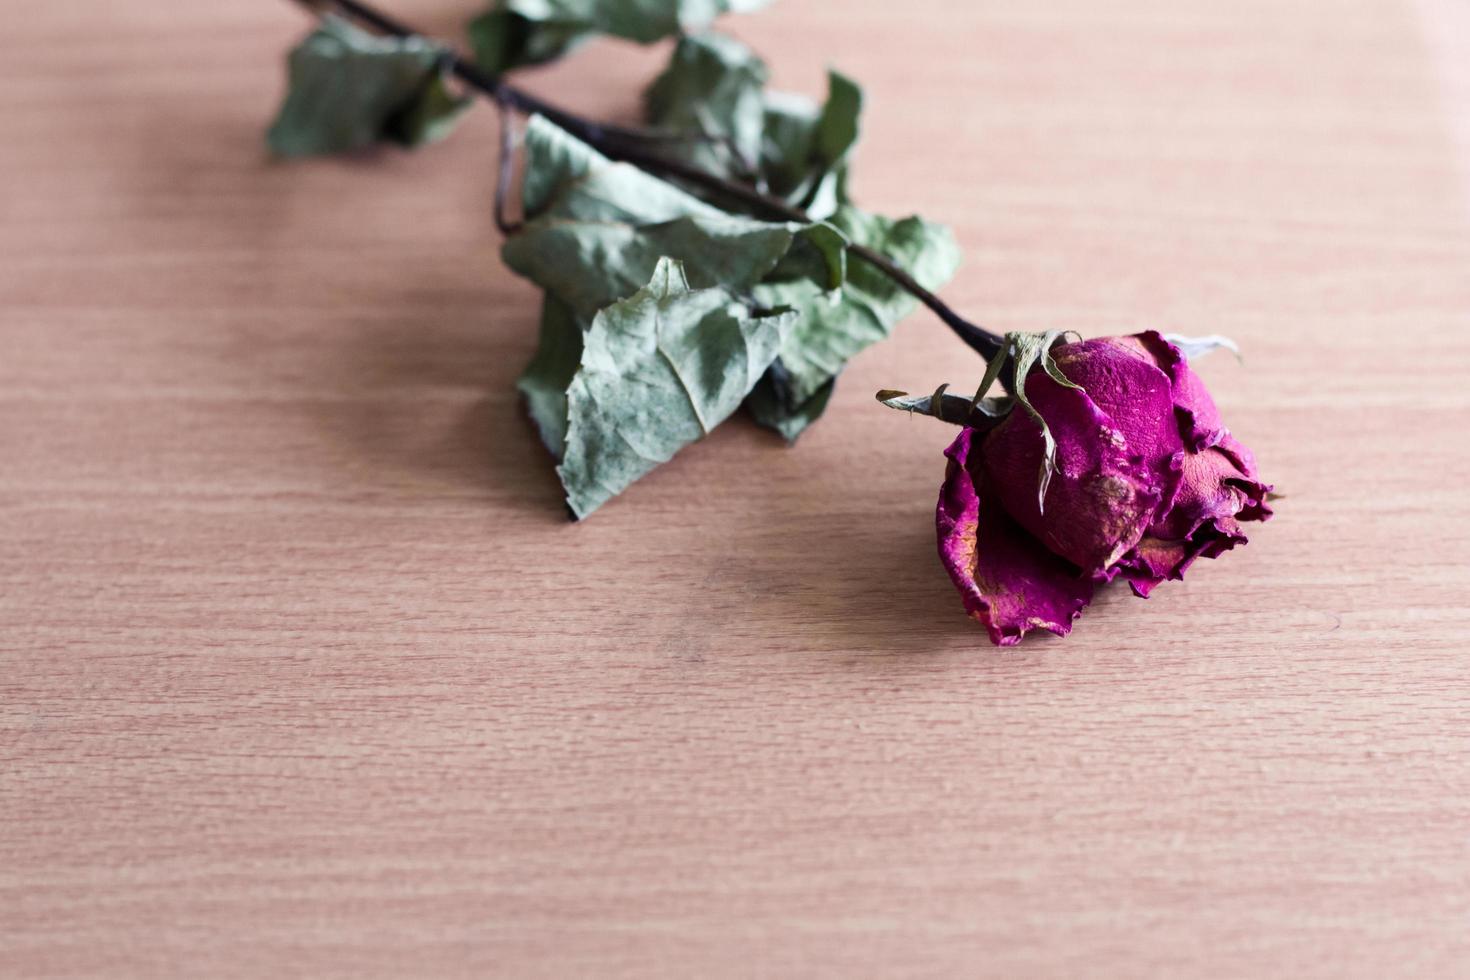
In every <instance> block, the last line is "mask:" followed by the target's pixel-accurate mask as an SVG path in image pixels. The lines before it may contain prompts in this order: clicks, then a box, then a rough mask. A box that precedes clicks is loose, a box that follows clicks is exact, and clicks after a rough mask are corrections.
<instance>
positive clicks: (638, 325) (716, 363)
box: [557, 259, 796, 518]
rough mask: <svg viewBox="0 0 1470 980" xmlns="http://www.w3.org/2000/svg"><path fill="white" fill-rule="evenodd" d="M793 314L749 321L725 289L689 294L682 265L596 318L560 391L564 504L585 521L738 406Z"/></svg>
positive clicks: (664, 269) (662, 266) (667, 263)
mask: <svg viewBox="0 0 1470 980" xmlns="http://www.w3.org/2000/svg"><path fill="white" fill-rule="evenodd" d="M795 319H796V318H795V315H794V314H791V313H783V314H778V315H775V316H765V317H751V316H750V315H749V313H748V311H747V309H746V308H745V307H744V306H742V305H741V304H740V303H738V302H735V301H734V300H733V299H732V298H731V296H730V294H729V293H727V292H726V291H725V290H723V289H692V288H691V287H690V285H689V282H688V280H687V279H686V278H685V276H684V270H683V267H682V265H681V264H680V263H678V262H676V261H673V260H670V259H664V260H662V261H660V262H659V263H658V266H657V267H656V268H655V270H654V273H653V276H652V278H651V280H650V281H649V283H648V286H647V287H646V288H644V289H642V290H640V291H639V292H637V293H635V294H634V295H633V296H631V297H629V298H628V299H626V300H622V301H620V302H618V303H614V304H613V305H612V306H610V307H609V308H608V309H606V310H604V311H602V312H601V313H599V314H598V315H597V317H596V319H595V320H593V322H592V326H591V328H590V329H589V330H588V331H587V333H586V335H585V337H584V338H583V341H584V346H583V351H582V360H581V366H580V367H579V369H578V371H577V373H576V376H575V377H574V379H573V380H572V383H571V385H570V387H569V388H568V390H567V431H566V451H565V454H564V455H563V457H562V463H561V465H560V466H559V467H558V468H557V474H558V475H559V476H560V477H561V481H562V485H563V487H565V488H566V492H567V504H568V506H570V507H571V509H572V512H573V513H574V514H575V515H576V516H577V517H579V518H582V517H586V516H587V515H588V514H590V513H592V512H593V511H594V510H596V509H597V508H598V507H600V506H601V505H602V504H604V503H606V502H607V501H608V500H610V499H611V498H612V497H614V496H616V495H617V494H619V493H621V492H622V491H623V490H625V489H627V487H628V486H629V485H631V484H632V483H633V482H634V481H635V480H637V479H638V478H639V477H641V476H643V475H644V474H646V473H648V472H649V471H650V470H652V469H653V468H654V467H656V466H658V465H659V464H660V463H664V462H667V461H668V460H669V459H671V458H672V457H673V456H674V454H675V453H677V452H678V451H679V450H680V449H682V448H684V447H685V446H687V445H689V444H690V443H692V442H694V441H696V440H698V439H701V438H703V437H704V436H706V435H708V434H709V432H710V431H711V430H712V429H713V428H714V427H715V426H716V425H718V424H719V423H721V422H723V421H724V420H725V419H726V418H728V417H729V416H730V415H731V413H733V412H734V411H735V410H736V409H737V408H739V407H740V403H741V402H742V401H743V400H744V399H745V396H746V395H747V394H749V393H750V390H751V389H752V388H753V387H755V384H756V382H757V381H759V380H760V378H761V375H762V374H764V373H765V370H766V368H767V367H769V366H770V364H771V362H772V361H773V360H775V357H776V352H777V351H778V350H779V349H780V346H781V341H782V339H783V338H784V336H785V334H786V333H787V331H789V329H790V328H791V325H792V323H793V322H794V321H795Z"/></svg>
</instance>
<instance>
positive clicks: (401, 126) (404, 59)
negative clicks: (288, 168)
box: [266, 17, 469, 157]
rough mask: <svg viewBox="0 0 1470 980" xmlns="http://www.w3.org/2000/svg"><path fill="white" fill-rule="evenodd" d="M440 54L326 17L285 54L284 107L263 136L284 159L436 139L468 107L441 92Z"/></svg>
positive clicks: (413, 40) (422, 43)
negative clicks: (287, 77) (286, 72)
mask: <svg viewBox="0 0 1470 980" xmlns="http://www.w3.org/2000/svg"><path fill="white" fill-rule="evenodd" d="M444 57H445V52H444V49H443V48H441V47H439V46H438V45H436V44H433V43H432V42H430V41H427V40H425V39H423V38H421V37H407V38H387V37H377V36H375V35H373V34H369V33H368V32H367V31H364V30H361V29H360V28H357V27H354V26H353V25H351V24H349V23H347V22H346V21H344V20H341V19H340V18H336V17H327V18H325V19H323V20H322V22H321V23H320V24H319V25H318V26H317V28H316V30H314V31H312V33H311V34H309V35H308V36H307V37H306V39H305V40H304V41H302V42H301V43H300V44H299V45H297V46H296V48H295V49H294V50H292V52H291V56H290V59H289V61H288V73H289V76H290V77H289V82H288V86H287V91H286V98H285V101H284V102H283V103H282V104H281V108H280V111H279V112H278V113H277V115H276V119H275V122H274V123H273V124H272V125H271V128H270V131H269V132H268V133H267V135H266V141H267V143H269V145H270V148H271V149H272V150H273V151H274V152H276V153H278V154H280V155H281V156H288V157H301V156H311V155H313V154H320V153H340V152H343V151H347V150H357V149H362V148H364V147H368V146H372V145H373V144H375V143H379V142H385V141H387V142H394V143H398V144H401V145H403V146H420V145H422V144H424V143H429V142H433V141H434V140H438V139H442V138H443V137H444V136H445V135H447V134H448V133H449V131H450V130H451V129H452V128H453V126H454V124H455V122H456V121H457V120H458V119H459V116H460V115H461V113H463V111H464V110H465V108H466V107H467V105H468V101H469V100H468V99H467V98H458V97H455V96H453V95H451V94H450V93H449V90H448V88H446V86H445V82H444V72H443V70H442V67H443V60H444Z"/></svg>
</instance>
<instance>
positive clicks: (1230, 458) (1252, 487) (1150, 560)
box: [1119, 435, 1270, 596]
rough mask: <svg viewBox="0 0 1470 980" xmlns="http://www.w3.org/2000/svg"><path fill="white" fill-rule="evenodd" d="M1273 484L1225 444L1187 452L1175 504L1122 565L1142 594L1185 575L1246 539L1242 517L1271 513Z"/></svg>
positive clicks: (1129, 578)
mask: <svg viewBox="0 0 1470 980" xmlns="http://www.w3.org/2000/svg"><path fill="white" fill-rule="evenodd" d="M1225 438H1226V439H1227V440H1229V441H1231V442H1233V441H1234V440H1230V439H1229V436H1228V435H1227V436H1226V437H1225ZM1241 449H1244V447H1241ZM1268 489H1269V488H1268V487H1266V486H1264V485H1263V484H1261V483H1259V482H1258V481H1256V480H1254V479H1252V478H1251V477H1249V476H1247V475H1246V473H1245V472H1244V471H1243V467H1242V463H1241V461H1240V458H1239V457H1238V456H1236V455H1234V454H1233V453H1231V452H1230V451H1229V450H1227V449H1226V448H1225V447H1223V446H1217V447H1215V448H1213V449H1206V450H1205V451H1204V452H1202V453H1193V454H1189V455H1187V456H1186V457H1185V459H1184V465H1183V472H1182V479H1181V480H1180V483H1179V492H1178V494H1177V495H1176V496H1175V498H1174V505H1173V506H1172V507H1171V508H1170V510H1169V512H1168V513H1167V514H1165V515H1163V516H1162V517H1161V518H1160V519H1159V520H1158V521H1156V522H1155V523H1154V524H1153V525H1152V526H1151V527H1150V528H1149V529H1148V533H1147V534H1145V535H1144V536H1143V538H1142V539H1141V540H1140V541H1139V542H1138V545H1137V546H1136V547H1135V548H1134V549H1133V550H1132V551H1130V552H1129V553H1128V554H1127V555H1125V556H1124V558H1123V560H1122V561H1121V562H1120V563H1119V567H1120V570H1121V571H1122V573H1123V575H1124V576H1126V577H1127V579H1128V581H1129V582H1130V583H1132V585H1133V590H1134V591H1135V592H1137V593H1138V594H1139V595H1142V596H1147V595H1148V593H1149V591H1150V590H1151V589H1152V588H1153V587H1154V586H1156V585H1158V584H1159V583H1160V582H1162V581H1164V580H1165V579H1181V578H1183V577H1184V572H1185V570H1186V569H1187V568H1189V566H1190V565H1191V564H1192V563H1193V562H1194V560H1195V559H1196V558H1201V557H1203V558H1217V557H1219V556H1220V555H1222V554H1224V553H1225V552H1227V551H1229V550H1230V549H1231V548H1233V547H1235V546H1236V545H1238V544H1245V543H1246V536H1245V533H1244V532H1243V531H1242V530H1241V527H1240V521H1241V520H1264V519H1265V516H1269V515H1270V510H1269V508H1267V506H1266V503H1265V494H1266V491H1267V490H1268ZM1257 514H1263V515H1265V516H1260V517H1257V516H1255V515H1257Z"/></svg>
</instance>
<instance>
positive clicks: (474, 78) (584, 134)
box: [296, 0, 1005, 361]
mask: <svg viewBox="0 0 1470 980" xmlns="http://www.w3.org/2000/svg"><path fill="white" fill-rule="evenodd" d="M296 2H298V3H300V4H301V5H303V6H305V7H308V8H310V9H312V10H313V11H317V12H319V11H320V10H322V9H323V8H335V9H337V10H339V11H341V12H342V13H345V14H347V15H348V16H350V17H352V18H353V19H355V20H358V21H361V22H362V23H364V24H367V25H368V26H370V27H373V28H375V29H376V30H378V31H381V32H382V33H384V34H389V35H392V36H393V37H411V36H417V35H418V34H419V32H417V31H415V30H413V29H412V28H410V27H408V26H407V25H405V24H403V23H401V22H399V21H397V20H394V19H393V18H391V17H388V16H387V15H385V14H383V13H381V12H379V11H377V10H375V9H373V8H372V7H370V6H368V5H367V4H364V3H359V2H357V0H296ZM447 65H448V68H449V70H450V71H451V72H452V73H453V74H454V76H455V77H456V78H458V79H459V80H460V81H461V82H463V83H464V84H465V85H467V86H468V87H470V88H471V89H474V90H475V91H477V92H479V93H481V94H482V95H485V96H488V97H489V98H491V99H493V100H494V101H495V102H497V103H499V104H500V105H501V106H504V107H509V108H512V109H515V110H517V111H519V112H522V113H525V114H527V115H541V116H545V117H546V119H547V120H549V121H550V122H552V123H555V124H556V125H557V126H559V127H561V128H562V129H564V130H566V131H567V132H569V133H571V134H572V135H573V136H576V137H577V138H578V139H580V140H581V141H582V142H584V143H586V144H588V145H589V146H591V147H593V148H595V149H597V150H598V151H599V152H601V153H602V154H604V155H605V156H607V157H609V158H611V159H614V160H621V161H622V162H624V163H630V164H632V165H634V166H635V167H638V168H639V169H640V170H645V171H648V172H649V173H652V174H655V175H657V176H661V177H674V178H677V179H679V180H681V181H685V182H687V183H690V184H694V185H695V186H697V187H703V188H704V189H706V190H709V191H713V192H715V193H717V194H721V195H725V196H728V197H732V198H735V199H736V200H739V201H741V202H742V203H744V204H747V205H749V206H750V207H752V208H755V209H756V210H758V211H760V212H763V213H764V214H766V215H767V216H769V217H773V218H781V219H784V220H786V221H799V222H802V223H810V222H811V220H812V219H811V218H810V217H809V216H808V215H807V213H806V212H805V211H803V210H801V209H800V208H796V207H792V206H791V205H789V204H787V203H786V202H785V201H782V200H780V199H779V198H775V197H772V196H770V195H769V194H763V193H762V192H760V191H759V190H757V189H755V188H754V187H749V186H747V185H744V184H738V183H735V182H734V181H729V180H725V179H724V178H722V177H718V176H716V175H715V174H712V173H708V172H707V171H704V170H700V169H699V168H698V167H691V166H689V165H688V164H685V163H681V162H680V161H677V160H670V159H668V158H667V157H663V156H660V155H659V154H657V153H650V152H648V151H647V150H646V149H644V148H643V147H642V146H640V145H639V144H640V143H647V142H648V139H647V137H648V135H650V134H646V133H644V132H642V131H640V130H637V129H631V128H628V127H623V126H611V125H607V124H605V123H598V122H594V121H592V120H590V119H585V118H583V117H581V116H578V115H575V114H573V113H570V112H567V111H566V110H564V109H561V108H558V107H557V106H554V105H551V104H550V103H547V102H543V101H542V100H541V99H539V98H537V97H536V96H534V95H532V94H531V93H529V92H526V91H524V90H523V89H520V88H517V87H516V86H514V85H512V84H511V83H510V82H508V81H506V80H505V79H503V78H501V77H500V76H498V75H491V74H488V73H486V72H484V71H482V70H480V68H478V67H477V66H476V65H475V63H474V62H472V61H468V60H466V59H464V58H461V57H460V56H459V55H457V54H455V53H454V52H453V51H450V52H449V55H448V60H447ZM848 251H849V252H850V253H851V254H853V255H856V256H857V257H858V258H860V259H862V260H863V261H864V262H867V263H868V264H869V265H872V266H873V267H874V268H876V269H878V271H880V272H882V273H883V274H884V275H885V276H887V277H888V278H889V279H891V280H893V282H894V283H896V284H897V285H898V287H899V288H900V289H902V290H904V291H905V292H907V293H908V294H909V295H911V296H913V297H914V298H915V299H917V300H918V301H919V302H921V303H923V304H924V305H925V306H927V307H929V309H931V310H933V311H934V314H935V315H936V316H938V317H939V319H940V320H942V321H944V323H945V325H947V326H948V327H949V328H950V329H951V330H953V331H954V332H955V334H957V335H958V336H959V338H960V339H961V340H963V341H964V342H965V343H966V344H969V345H970V347H972V348H973V349H974V350H975V351H976V352H977V353H979V354H980V356H981V357H983V358H985V359H986V360H987V361H988V360H990V359H991V358H993V357H995V356H996V355H997V354H999V353H1001V351H1002V350H1003V349H1004V348H1005V341H1004V340H1002V339H1001V338H1000V337H998V336H996V335H995V334H993V333H991V332H990V331H989V330H986V329H985V328H983V327H981V326H979V325H977V324H974V323H971V322H970V321H969V320H966V319H965V318H964V317H962V316H960V314H959V313H957V312H956V311H955V310H954V308H953V307H951V306H950V305H949V304H948V303H946V302H944V300H942V299H940V298H939V297H938V296H936V295H934V293H932V292H930V291H929V290H927V289H925V288H924V287H923V286H921V285H919V283H918V282H917V281H916V280H915V279H914V277H913V276H911V275H909V274H908V273H907V272H905V271H904V270H903V268H902V267H900V266H899V265H898V263H896V262H894V261H893V260H892V259H890V258H889V257H888V256H886V255H884V254H883V253H882V252H878V251H875V250H874V249H871V248H869V247H868V246H866V245H849V246H848Z"/></svg>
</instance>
